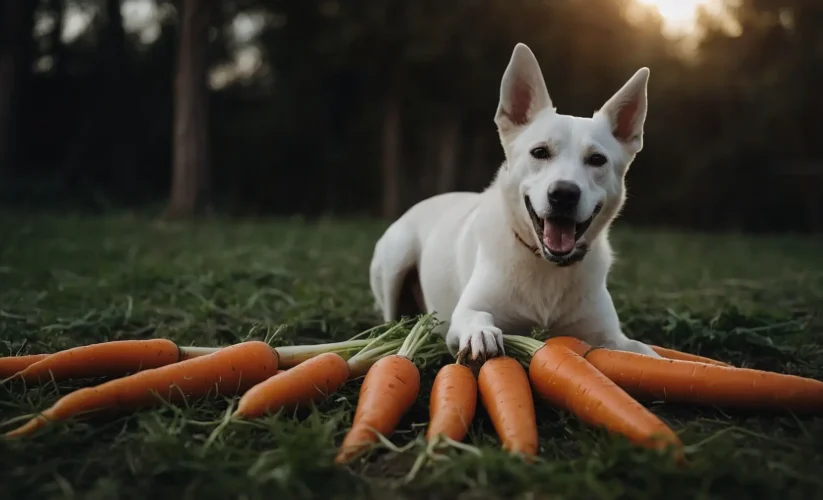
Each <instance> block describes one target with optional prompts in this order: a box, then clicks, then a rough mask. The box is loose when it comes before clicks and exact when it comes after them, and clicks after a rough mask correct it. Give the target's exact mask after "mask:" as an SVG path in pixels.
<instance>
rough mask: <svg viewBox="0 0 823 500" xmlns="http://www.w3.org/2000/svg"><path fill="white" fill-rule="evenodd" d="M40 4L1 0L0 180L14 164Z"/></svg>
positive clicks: (17, 0)
mask: <svg viewBox="0 0 823 500" xmlns="http://www.w3.org/2000/svg"><path fill="white" fill-rule="evenodd" d="M36 7H37V2H34V1H31V2H29V1H19V0H0V178H3V177H4V176H5V175H7V173H8V172H9V171H11V170H12V166H13V164H14V161H15V156H16V148H15V144H17V124H18V121H19V105H20V102H21V101H22V99H21V98H20V97H21V93H22V90H23V87H24V84H23V81H24V80H25V76H26V72H27V71H28V72H29V73H30V72H31V60H30V54H31V52H30V50H28V49H29V47H30V45H31V44H32V28H33V24H34V9H35V8H36Z"/></svg>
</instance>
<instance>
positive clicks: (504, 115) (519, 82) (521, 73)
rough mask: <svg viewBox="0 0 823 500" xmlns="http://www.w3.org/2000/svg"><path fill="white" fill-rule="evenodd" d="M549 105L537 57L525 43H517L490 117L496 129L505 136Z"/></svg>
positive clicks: (550, 102)
mask: <svg viewBox="0 0 823 500" xmlns="http://www.w3.org/2000/svg"><path fill="white" fill-rule="evenodd" d="M550 106H552V100H551V98H550V97H549V91H548V90H547V89H546V82H545V80H543V73H542V72H541V71H540V64H538V62H537V58H536V57H534V53H533V52H532V51H531V49H529V47H528V46H527V45H526V44H523V43H518V44H517V45H515V47H514V51H512V56H511V59H510V60H509V65H508V66H507V67H506V71H505V72H504V73H503V79H502V81H501V82H500V101H499V103H498V105H497V113H496V114H495V116H494V122H495V123H496V124H497V128H498V130H499V131H500V133H501V134H503V135H507V134H508V133H510V132H511V131H513V130H515V129H517V128H518V127H521V126H523V125H527V124H528V123H529V122H531V121H532V119H533V118H534V116H535V115H536V114H537V113H538V112H539V111H541V110H543V109H545V108H547V107H550Z"/></svg>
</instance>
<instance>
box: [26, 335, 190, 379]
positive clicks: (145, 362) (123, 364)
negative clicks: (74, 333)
mask: <svg viewBox="0 0 823 500" xmlns="http://www.w3.org/2000/svg"><path fill="white" fill-rule="evenodd" d="M179 359H180V351H179V349H178V348H177V344H175V343H174V342H172V341H170V340H166V339H151V340H116V341H112V342H102V343H99V344H91V345H84V346H80V347H74V348H71V349H66V350H64V351H58V352H56V353H54V354H52V355H50V356H48V357H45V358H43V359H41V360H40V361H37V362H36V363H33V364H31V365H29V366H28V367H26V368H25V369H24V370H22V371H20V372H18V373H17V374H16V375H14V376H13V377H11V378H12V379H21V380H23V381H24V382H26V383H27V384H38V383H45V382H48V381H50V380H52V379H53V380H55V381H57V382H59V381H63V380H68V379H77V378H90V377H104V376H121V375H125V374H129V373H134V372H138V371H140V370H145V369H149V368H157V367H159V366H165V365H168V364H171V363H176V362H177V361H179Z"/></svg>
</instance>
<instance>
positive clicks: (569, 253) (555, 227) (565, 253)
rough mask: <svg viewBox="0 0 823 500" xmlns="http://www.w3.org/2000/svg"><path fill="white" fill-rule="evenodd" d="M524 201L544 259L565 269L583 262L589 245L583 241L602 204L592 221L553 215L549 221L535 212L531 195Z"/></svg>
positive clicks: (599, 205) (593, 215)
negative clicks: (580, 220)
mask: <svg viewBox="0 0 823 500" xmlns="http://www.w3.org/2000/svg"><path fill="white" fill-rule="evenodd" d="M524 201H525V203H526V210H527V211H528V212H529V217H530V218H531V220H532V225H533V226H534V231H535V233H536V236H537V239H538V240H539V241H540V250H541V253H542V255H543V258H544V259H546V260H548V261H550V262H553V263H555V264H557V265H558V266H561V267H563V266H568V265H571V264H574V263H576V262H580V261H581V260H583V257H585V256H586V253H587V252H588V250H589V246H588V244H587V243H585V242H581V241H580V238H582V237H583V235H584V234H586V231H587V230H588V229H589V226H591V224H592V221H593V220H594V218H595V217H596V216H597V214H599V213H600V211H601V210H602V208H603V207H602V205H601V204H599V203H598V204H597V206H595V207H594V210H593V211H592V215H591V216H590V217H589V218H588V219H586V220H585V221H583V222H577V221H575V220H574V218H573V217H572V216H570V215H567V214H550V215H548V216H547V217H545V218H541V217H539V216H538V215H537V212H535V210H534V207H533V206H532V203H531V200H530V199H529V197H528V196H526V197H525V199H524Z"/></svg>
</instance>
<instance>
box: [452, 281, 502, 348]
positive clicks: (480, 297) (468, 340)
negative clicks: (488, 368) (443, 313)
mask: <svg viewBox="0 0 823 500" xmlns="http://www.w3.org/2000/svg"><path fill="white" fill-rule="evenodd" d="M501 285H502V284H501V283H497V280H495V279H493V277H492V276H490V274H489V273H485V272H484V271H483V270H482V269H479V270H478V269H475V271H474V272H473V273H472V277H471V278H470V279H469V282H468V283H467V284H466V288H464V289H463V293H462V294H461V295H460V300H459V301H458V302H457V305H456V306H455V308H454V312H452V317H451V322H450V325H449V331H448V333H446V345H447V346H448V348H449V351H451V353H452V355H456V354H457V353H458V352H460V351H462V350H463V349H466V348H469V350H471V359H481V358H489V357H493V356H496V355H498V354H503V353H504V350H503V332H502V331H501V330H500V329H499V328H497V327H496V326H494V317H493V316H492V314H491V312H490V311H491V310H492V307H491V306H492V304H494V303H495V299H494V297H493V295H494V294H495V293H496V291H499V290H500V289H501ZM498 303H499V301H498Z"/></svg>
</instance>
